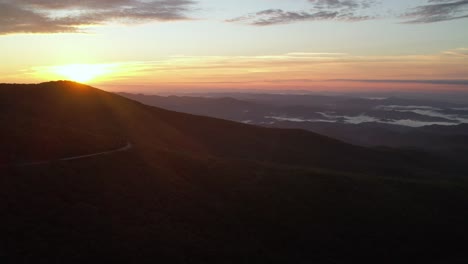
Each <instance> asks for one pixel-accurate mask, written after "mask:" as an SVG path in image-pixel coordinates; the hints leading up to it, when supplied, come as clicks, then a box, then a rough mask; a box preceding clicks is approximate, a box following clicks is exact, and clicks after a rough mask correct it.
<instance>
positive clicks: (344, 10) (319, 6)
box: [226, 0, 468, 26]
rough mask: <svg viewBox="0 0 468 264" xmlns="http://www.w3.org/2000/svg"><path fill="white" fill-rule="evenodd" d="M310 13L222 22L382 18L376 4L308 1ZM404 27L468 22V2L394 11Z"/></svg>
mask: <svg viewBox="0 0 468 264" xmlns="http://www.w3.org/2000/svg"><path fill="white" fill-rule="evenodd" d="M308 2H309V3H310V4H311V8H310V9H305V10H299V11H286V10H283V9H266V10H262V11H259V12H256V13H250V14H247V15H244V16H240V17H236V18H233V19H228V20H226V21H227V22H237V23H244V24H249V25H254V26H269V25H276V24H287V23H292V22H300V21H326V20H337V21H345V22H355V21H363V20H371V19H375V18H381V17H385V15H384V14H381V13H379V12H378V11H376V10H373V9H372V8H373V7H374V6H376V5H377V4H379V3H381V1H377V0H308ZM396 13H400V14H401V15H398V17H399V18H400V19H404V20H405V21H404V22H403V23H405V24H418V23H435V22H441V21H448V20H455V19H462V18H468V0H457V1H455V0H427V2H426V4H424V5H419V6H413V7H410V8H409V9H408V10H406V11H405V10H403V11H402V10H396Z"/></svg>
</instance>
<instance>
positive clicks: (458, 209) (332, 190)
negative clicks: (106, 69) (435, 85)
mask: <svg viewBox="0 0 468 264" xmlns="http://www.w3.org/2000/svg"><path fill="white" fill-rule="evenodd" d="M126 96H129V97H130V95H126ZM141 98H143V99H145V98H146V99H147V98H149V99H151V102H153V100H156V99H157V100H161V101H162V102H166V103H167V104H170V102H171V101H170V100H169V101H168V100H167V98H159V97H141ZM146 99H145V100H146ZM172 99H174V100H176V101H177V100H183V101H192V102H193V104H192V106H190V108H194V106H193V105H195V104H198V105H199V107H200V111H205V113H211V114H210V115H212V116H216V115H221V113H222V112H225V111H227V112H229V111H232V112H231V114H232V117H233V118H231V119H234V117H235V116H236V115H238V114H239V113H238V110H239V107H238V106H239V105H243V107H244V108H242V110H243V112H242V113H244V114H246V115H249V113H255V111H258V112H261V111H265V113H266V112H268V113H269V115H270V114H271V111H273V110H274V109H283V107H285V108H287V109H297V111H302V110H301V109H310V108H311V107H313V106H297V107H289V106H281V105H279V104H270V103H266V102H265V101H264V102H251V101H243V100H238V99H229V98H225V99H216V100H211V99H204V98H203V99H200V98H195V99H194V98H182V99H180V98H176V97H174V98H172ZM265 100H269V99H268V98H265ZM298 100H299V99H298ZM146 103H149V102H146ZM185 105H188V104H185ZM164 107H167V108H171V107H168V105H166V106H164ZM303 107H305V108H303ZM202 109H203V110H202ZM264 109H273V110H268V111H266V110H264ZM317 109H319V108H317ZM246 110H248V111H247V112H246ZM291 111H293V110H291ZM454 111H456V110H454ZM337 112H338V110H337ZM242 113H241V114H242ZM290 113H292V112H290ZM403 114H404V113H403ZM217 117H221V116H217ZM264 118H265V119H269V118H267V117H264ZM304 118H309V117H305V116H304ZM246 120H247V119H246ZM273 120H274V119H273ZM0 123H1V127H2V130H1V131H0V146H1V152H0V198H1V199H0V210H1V211H2V217H1V218H0V259H2V260H5V261H6V263H30V262H35V263H42V262H44V263H45V262H47V263H51V262H52V263H84V262H103V263H106V262H125V263H154V262H161V263H355V262H360V263H362V262H364V263H366V262H368V263H464V262H466V261H467V258H466V254H465V245H466V244H467V242H468V231H467V229H466V228H465V226H466V216H467V213H466V208H467V206H468V196H467V195H466V192H467V190H468V182H467V179H466V175H468V168H467V167H466V166H465V163H464V162H462V161H460V160H458V159H452V158H445V157H444V156H439V155H436V154H433V153H426V152H423V151H419V150H407V149H406V150H402V149H394V148H368V147H362V146H355V145H351V144H348V143H345V142H342V141H339V140H337V139H332V138H330V137H327V136H323V135H319V134H316V133H313V132H310V131H306V130H302V129H280V128H267V127H262V126H253V125H249V124H243V123H239V122H233V121H228V120H222V119H217V118H211V117H203V116H197V115H192V114H186V113H179V112H174V111H170V110H166V109H162V108H157V107H152V106H148V105H144V104H142V103H139V102H136V101H133V100H130V99H128V98H124V97H122V96H119V95H116V94H111V93H107V92H104V91H101V90H99V89H96V88H93V87H90V86H85V85H81V84H77V83H72V82H49V83H42V84H37V85H19V84H1V85H0ZM441 133H442V132H441ZM449 134H451V133H449ZM99 153H105V155H96V154H99ZM73 156H78V157H84V158H80V159H66V158H67V157H73ZM64 158H65V159H64ZM36 161H42V163H35V162H36Z"/></svg>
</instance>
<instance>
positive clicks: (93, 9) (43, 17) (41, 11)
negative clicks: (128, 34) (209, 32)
mask: <svg viewBox="0 0 468 264" xmlns="http://www.w3.org/2000/svg"><path fill="white" fill-rule="evenodd" d="M195 4H196V3H195V1H192V0H153V1H143V0H101V1H90V0H82V1H72V0H64V1H56V0H40V1H33V0H17V1H9V0H0V34H1V35H4V34H14V33H61V32H80V31H82V30H81V28H82V27H83V26H89V25H96V24H105V23H109V22H113V21H118V22H121V23H135V22H150V21H173V20H184V19H189V17H188V13H189V12H190V11H191V10H193V6H194V5H195Z"/></svg>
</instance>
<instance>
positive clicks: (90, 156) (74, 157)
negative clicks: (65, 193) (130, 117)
mask: <svg viewBox="0 0 468 264" xmlns="http://www.w3.org/2000/svg"><path fill="white" fill-rule="evenodd" d="M132 148H133V144H132V143H130V142H127V144H126V145H125V146H123V147H121V148H118V149H113V150H109V151H103V152H99V153H93V154H87V155H80V156H73V157H67V158H62V159H57V160H45V161H33V162H25V163H17V164H10V165H9V164H6V165H2V164H0V167H27V166H35V165H44V164H49V163H53V162H57V161H73V160H81V159H88V158H94V157H97V156H104V155H109V154H113V153H116V152H124V151H127V150H130V149H132Z"/></svg>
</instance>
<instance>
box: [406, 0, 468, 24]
mask: <svg viewBox="0 0 468 264" xmlns="http://www.w3.org/2000/svg"><path fill="white" fill-rule="evenodd" d="M403 18H405V19H408V20H407V21H405V22H404V23H407V24H421V23H434V22H441V21H448V20H455V19H462V18H468V0H459V1H453V0H429V1H428V3H427V4H426V5H422V6H418V7H415V8H413V9H412V10H411V11H409V12H407V13H406V14H404V15H403Z"/></svg>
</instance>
